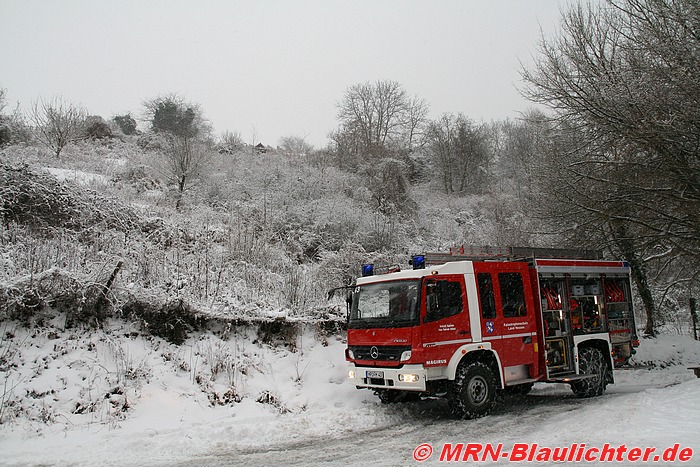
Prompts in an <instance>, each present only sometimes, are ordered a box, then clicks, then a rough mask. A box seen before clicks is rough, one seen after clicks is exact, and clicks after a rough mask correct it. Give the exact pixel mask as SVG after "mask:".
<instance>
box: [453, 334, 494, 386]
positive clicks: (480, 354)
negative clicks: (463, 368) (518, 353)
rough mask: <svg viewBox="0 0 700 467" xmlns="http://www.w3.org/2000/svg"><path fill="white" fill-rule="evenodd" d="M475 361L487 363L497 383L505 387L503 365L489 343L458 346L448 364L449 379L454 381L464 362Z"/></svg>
mask: <svg viewBox="0 0 700 467" xmlns="http://www.w3.org/2000/svg"><path fill="white" fill-rule="evenodd" d="M474 362H482V363H484V364H485V365H487V366H488V367H489V368H490V369H491V370H492V371H493V374H494V377H495V378H496V383H497V384H498V386H499V387H500V388H501V389H503V366H502V365H501V359H500V358H498V354H497V353H496V352H494V351H493V349H492V348H491V345H490V344H488V343H482V344H468V345H463V346H461V347H460V348H458V349H457V350H456V351H455V353H454V354H452V358H450V361H449V363H448V364H447V379H449V380H450V381H454V379H455V377H456V374H457V368H459V366H460V365H462V364H470V363H474Z"/></svg>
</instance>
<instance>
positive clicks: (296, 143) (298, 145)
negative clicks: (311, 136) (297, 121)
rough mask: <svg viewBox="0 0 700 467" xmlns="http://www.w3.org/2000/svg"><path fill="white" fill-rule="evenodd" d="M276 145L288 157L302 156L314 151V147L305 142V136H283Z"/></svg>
mask: <svg viewBox="0 0 700 467" xmlns="http://www.w3.org/2000/svg"><path fill="white" fill-rule="evenodd" d="M277 145H278V146H279V147H280V149H282V152H283V153H284V154H286V155H289V156H304V155H307V154H309V153H310V152H311V151H313V150H314V147H313V146H312V145H311V144H309V143H307V142H306V136H303V137H301V136H283V137H282V138H280V140H279V142H278V143H277Z"/></svg>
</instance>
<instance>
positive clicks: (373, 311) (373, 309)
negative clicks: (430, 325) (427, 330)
mask: <svg viewBox="0 0 700 467" xmlns="http://www.w3.org/2000/svg"><path fill="white" fill-rule="evenodd" d="M419 290H420V281H417V280H403V281H393V282H378V283H375V284H366V285H362V286H358V287H356V288H355V290H354V291H353V294H352V306H351V308H350V319H349V322H348V327H350V328H375V327H382V328H387V327H395V328H400V327H407V326H415V325H417V324H418V323H419V307H418V303H419V301H418V291H419Z"/></svg>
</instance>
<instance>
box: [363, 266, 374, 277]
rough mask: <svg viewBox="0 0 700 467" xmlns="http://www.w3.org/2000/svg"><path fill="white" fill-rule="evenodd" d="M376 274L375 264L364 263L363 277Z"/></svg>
mask: <svg viewBox="0 0 700 467" xmlns="http://www.w3.org/2000/svg"><path fill="white" fill-rule="evenodd" d="M373 275H374V264H363V265H362V277H367V276H373Z"/></svg>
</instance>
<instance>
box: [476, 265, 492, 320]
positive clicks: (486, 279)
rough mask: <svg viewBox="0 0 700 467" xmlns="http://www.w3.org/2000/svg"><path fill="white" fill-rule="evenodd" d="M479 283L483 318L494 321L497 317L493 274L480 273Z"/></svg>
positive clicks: (478, 276) (478, 275)
mask: <svg viewBox="0 0 700 467" xmlns="http://www.w3.org/2000/svg"><path fill="white" fill-rule="evenodd" d="M477 281H478V283H479V302H481V317H482V318H483V319H493V318H495V317H496V299H495V296H494V294H493V281H492V280H491V274H490V273H488V272H480V273H479V274H477Z"/></svg>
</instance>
